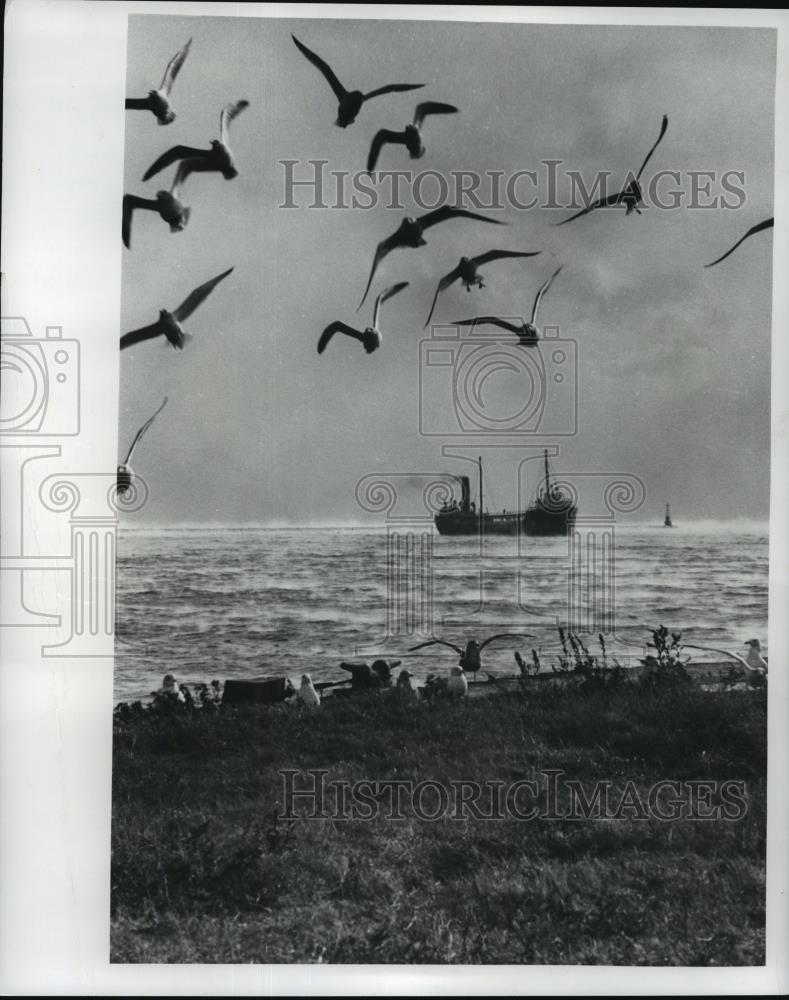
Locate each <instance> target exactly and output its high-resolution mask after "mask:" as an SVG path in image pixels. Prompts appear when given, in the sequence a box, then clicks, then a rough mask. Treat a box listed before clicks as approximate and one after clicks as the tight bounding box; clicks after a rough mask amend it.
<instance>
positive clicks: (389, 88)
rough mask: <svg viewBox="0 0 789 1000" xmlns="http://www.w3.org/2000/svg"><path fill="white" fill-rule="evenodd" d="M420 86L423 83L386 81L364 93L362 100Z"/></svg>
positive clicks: (422, 85) (416, 88)
mask: <svg viewBox="0 0 789 1000" xmlns="http://www.w3.org/2000/svg"><path fill="white" fill-rule="evenodd" d="M420 87H424V83H387V85H386V86H385V87H379V88H378V89H377V90H371V91H370V93H369V94H365V95H364V97H363V98H362V100H364V101H369V100H370V98H371V97H380V96H381V94H394V93H400V92H401V91H403V90H419V88H420Z"/></svg>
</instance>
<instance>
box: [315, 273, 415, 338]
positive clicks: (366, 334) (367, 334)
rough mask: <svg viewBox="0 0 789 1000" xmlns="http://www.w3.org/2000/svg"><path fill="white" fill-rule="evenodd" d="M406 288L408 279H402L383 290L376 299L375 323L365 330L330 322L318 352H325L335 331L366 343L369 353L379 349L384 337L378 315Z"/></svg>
mask: <svg viewBox="0 0 789 1000" xmlns="http://www.w3.org/2000/svg"><path fill="white" fill-rule="evenodd" d="M404 288H408V282H407V281H401V282H399V283H398V284H396V285H392V286H391V287H389V288H387V289H386V290H385V291H383V292H381V294H380V295H379V296H378V298H377V299H376V300H375V310H374V311H373V325H372V326H368V327H367V328H366V329H365V330H355V329H354V328H353V327H352V326H348V324H347V323H342V322H341V321H340V320H337V321H336V322H335V323H330V324H329V326H327V327H326V329H325V330H324V331H323V333H322V334H321V337H320V340H319V341H318V354H323V352H324V351H325V350H326V347H327V345H328V343H329V341H330V340H331V339H332V337H333V336H334V335H335V333H344V334H346V336H348V337H353V338H354V339H355V340H358V341H360V342H361V343H362V344H363V345H364V349H365V351H367V353H368V354H372V353H373V351H377V350H378V348H379V347H380V346H381V341H382V339H383V337H382V334H381V331H380V330H379V329H378V316H379V313H380V311H381V304H382V303H383V302H386V300H387V299H390V298H391V297H392V296H393V295H396V294H397V293H398V292H400V291H402V289H404Z"/></svg>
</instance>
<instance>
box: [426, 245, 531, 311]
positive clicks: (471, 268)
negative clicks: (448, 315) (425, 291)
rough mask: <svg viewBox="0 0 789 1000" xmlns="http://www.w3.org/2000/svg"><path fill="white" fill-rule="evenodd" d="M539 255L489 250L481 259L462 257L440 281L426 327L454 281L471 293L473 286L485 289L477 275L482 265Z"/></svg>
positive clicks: (479, 275) (515, 251)
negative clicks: (494, 261)
mask: <svg viewBox="0 0 789 1000" xmlns="http://www.w3.org/2000/svg"><path fill="white" fill-rule="evenodd" d="M539 253H540V251H539V250H535V251H534V252H532V253H529V252H526V251H522V250H488V252H487V253H483V254H480V255H479V257H461V258H460V263H459V264H458V266H457V267H456V268H455V269H454V270H453V271H450V272H449V274H445V275H444V277H443V278H442V279H441V281H439V283H438V288H436V294H435V295H434V296H433V304H432V305H431V306H430V312H429V313H428V316H427V320H426V321H425V326H427V324H428V323H429V322H430V320H431V318H432V316H433V310H434V309H435V308H436V302H437V301H438V296H439V295H440V294H441V293H442V292H443V291H444V289H446V288H449V286H450V285H451V284H452V283H453V282H454V281H457V280H458V278H459V279H460V280H461V281H462V282H463V284H464V285H465V286H466V291H467V292H470V291H471V287H472V285H477V286H478V287H479V288H484V287H485V283H484V282H483V280H482V277H483V276H482V275H481V274H478V273H477V268H478V267H479V266H480V265H481V264H489V263H490V262H491V261H493V260H502V259H503V258H505V257H536V256H537V255H538V254H539Z"/></svg>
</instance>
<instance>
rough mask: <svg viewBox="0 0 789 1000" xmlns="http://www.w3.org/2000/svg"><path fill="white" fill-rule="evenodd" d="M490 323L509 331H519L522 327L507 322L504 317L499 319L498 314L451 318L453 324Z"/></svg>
mask: <svg viewBox="0 0 789 1000" xmlns="http://www.w3.org/2000/svg"><path fill="white" fill-rule="evenodd" d="M482 323H490V324H491V325H492V326H500V327H502V328H503V329H504V330H509V331H510V332H511V333H520V332H521V330H522V327H520V326H515V324H513V323H508V322H507V321H506V320H505V319H499V317H498V316H476V317H475V318H474V319H456V320H453V322H452V325H453V326H476V325H477V324H482Z"/></svg>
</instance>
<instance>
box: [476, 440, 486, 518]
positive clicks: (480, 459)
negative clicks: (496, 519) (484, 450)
mask: <svg viewBox="0 0 789 1000" xmlns="http://www.w3.org/2000/svg"><path fill="white" fill-rule="evenodd" d="M477 464H478V465H479V523H480V524H482V512H483V511H484V509H485V508H484V507H483V506H482V455H480V456H479V457H478V458H477Z"/></svg>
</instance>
